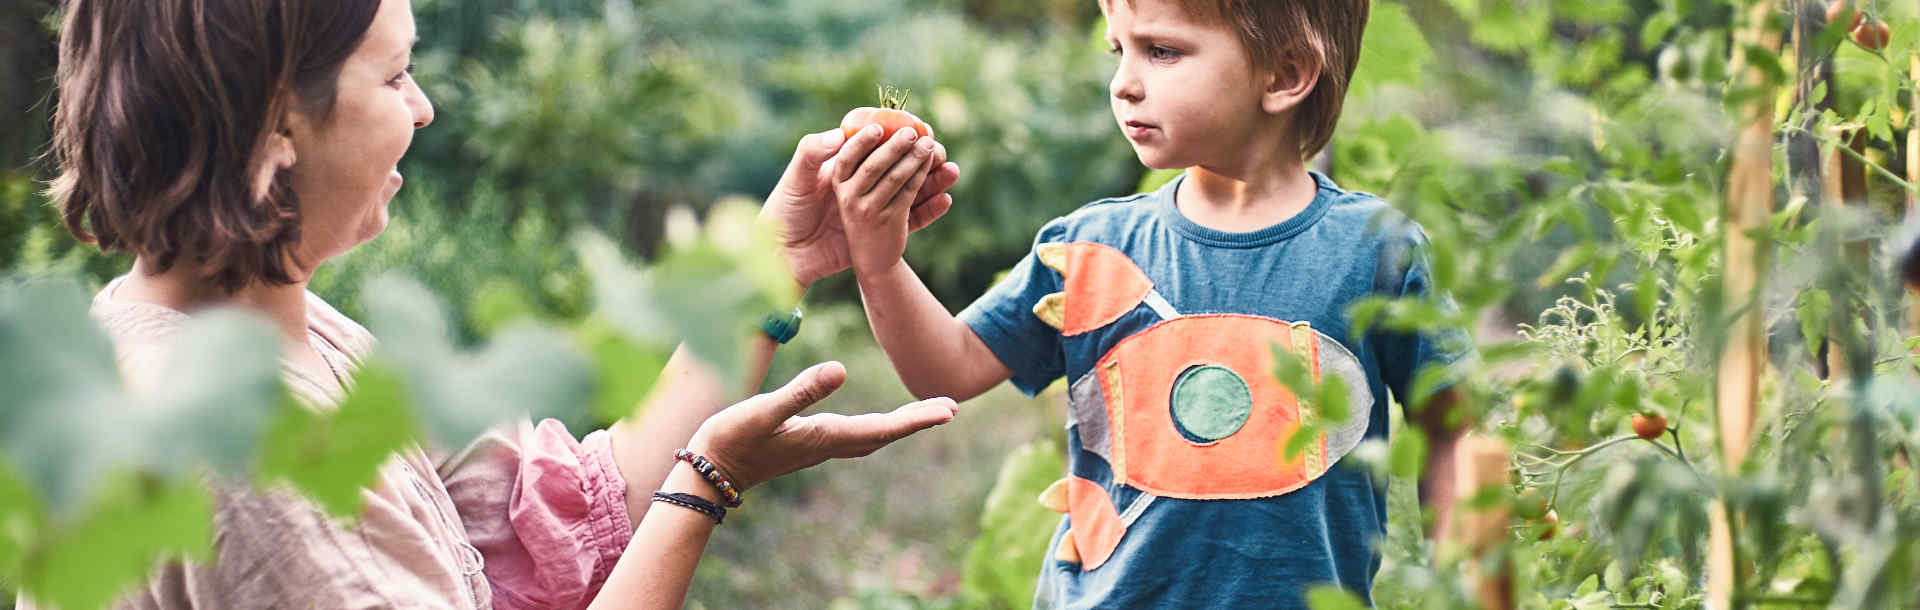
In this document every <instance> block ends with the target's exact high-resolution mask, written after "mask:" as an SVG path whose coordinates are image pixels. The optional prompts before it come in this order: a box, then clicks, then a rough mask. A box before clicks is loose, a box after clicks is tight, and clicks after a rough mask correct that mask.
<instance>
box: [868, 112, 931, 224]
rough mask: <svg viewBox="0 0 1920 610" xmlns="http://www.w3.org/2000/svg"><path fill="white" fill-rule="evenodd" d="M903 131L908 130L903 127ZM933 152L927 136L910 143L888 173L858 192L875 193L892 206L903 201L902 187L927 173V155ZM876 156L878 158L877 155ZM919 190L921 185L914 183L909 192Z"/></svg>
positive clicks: (876, 197)
mask: <svg viewBox="0 0 1920 610" xmlns="http://www.w3.org/2000/svg"><path fill="white" fill-rule="evenodd" d="M901 131H907V130H905V129H902V130H901ZM889 144H891V143H889ZM932 153H933V141H932V140H928V139H925V138H919V139H917V140H916V141H915V142H914V143H912V144H909V145H908V148H907V151H906V154H902V155H900V158H899V159H896V160H894V162H893V166H892V167H889V168H887V171H886V173H885V174H883V175H881V176H880V179H879V180H878V181H875V182H874V183H873V184H872V185H871V186H869V187H868V189H867V190H866V191H856V192H861V193H863V194H868V195H874V196H875V199H878V200H880V201H882V202H883V203H882V205H883V206H888V207H891V206H893V205H894V204H897V203H901V200H902V199H903V198H902V197H901V196H900V191H901V189H903V188H905V187H906V186H907V184H908V183H910V182H913V179H914V178H915V177H917V176H921V175H924V174H926V173H927V156H928V155H930V154H932ZM876 158H878V156H877V155H876ZM865 169H866V168H861V170H862V171H865ZM919 190H920V185H919V184H918V183H914V184H913V190H911V191H908V193H917V192H919ZM911 197H912V195H911V194H910V195H908V196H907V197H906V198H904V199H905V200H906V201H913V199H912V198H911Z"/></svg>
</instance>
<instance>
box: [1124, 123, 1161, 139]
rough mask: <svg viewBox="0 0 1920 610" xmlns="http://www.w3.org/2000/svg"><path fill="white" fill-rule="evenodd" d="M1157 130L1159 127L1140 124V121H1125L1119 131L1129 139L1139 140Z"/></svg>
mask: <svg viewBox="0 0 1920 610" xmlns="http://www.w3.org/2000/svg"><path fill="white" fill-rule="evenodd" d="M1159 129H1160V127H1159V126H1158V125H1153V124H1150V123H1142V122H1140V121H1127V122H1126V123H1125V125H1124V126H1123V127H1122V129H1121V130H1122V131H1125V132H1126V134H1127V137H1128V138H1129V139H1133V140H1139V139H1141V138H1144V137H1147V136H1148V135H1151V134H1152V133H1153V132H1155V131H1158V130H1159Z"/></svg>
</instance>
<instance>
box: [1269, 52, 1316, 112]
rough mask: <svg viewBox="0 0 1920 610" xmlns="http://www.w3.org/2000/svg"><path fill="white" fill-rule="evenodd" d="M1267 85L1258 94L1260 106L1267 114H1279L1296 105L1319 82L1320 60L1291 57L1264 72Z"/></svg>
mask: <svg viewBox="0 0 1920 610" xmlns="http://www.w3.org/2000/svg"><path fill="white" fill-rule="evenodd" d="M1266 79H1267V87H1266V90H1265V91H1264V92H1262V94H1261V96H1260V108H1261V109H1262V110H1265V111H1267V114H1281V113H1285V112H1287V111H1290V110H1293V109H1294V108H1296V107H1298V106H1299V105H1300V103H1301V102H1304V101H1306V99H1307V95H1308V94H1311V93H1313V86H1314V85H1316V84H1318V83H1319V82H1320V62H1318V61H1314V60H1311V59H1304V58H1292V59H1289V60H1288V61H1283V62H1280V67H1279V68H1277V69H1274V70H1272V71H1269V72H1267V73H1266Z"/></svg>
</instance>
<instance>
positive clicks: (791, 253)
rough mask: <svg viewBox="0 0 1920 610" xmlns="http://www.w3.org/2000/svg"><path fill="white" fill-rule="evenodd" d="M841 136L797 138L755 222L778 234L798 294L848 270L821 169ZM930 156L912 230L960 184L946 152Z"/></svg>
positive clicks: (948, 203)
mask: <svg viewBox="0 0 1920 610" xmlns="http://www.w3.org/2000/svg"><path fill="white" fill-rule="evenodd" d="M845 137H846V136H845V135H843V134H842V133H841V131H840V130H839V129H838V128H835V129H831V130H828V131H823V132H820V133H815V134H809V135H807V136H806V137H805V138H801V139H800V145H799V148H798V149H797V150H795V151H794V153H793V160H792V161H791V162H789V163H788V164H787V171H786V173H785V174H782V175H781V176H780V184H779V186H776V187H774V189H773V193H772V194H771V195H769V196H768V197H767V203H766V206H765V207H763V208H761V211H760V217H761V218H762V219H763V220H765V221H767V222H770V223H772V225H773V227H774V229H775V230H776V231H777V232H778V233H779V236H780V254H781V257H782V258H784V259H786V261H787V268H788V269H789V270H791V271H792V272H793V279H794V281H795V282H797V283H799V284H800V287H801V288H802V289H805V288H806V287H807V286H809V285H811V284H813V282H814V280H818V279H820V278H823V277H827V276H830V275H833V274H835V273H839V272H841V271H845V270H847V268H848V267H851V266H852V265H853V258H852V256H851V254H850V253H849V252H848V247H847V233H846V230H845V229H844V228H843V225H842V224H841V220H840V210H839V206H837V205H835V201H834V192H833V176H831V175H829V174H828V171H827V170H828V168H825V167H822V164H824V163H826V161H827V160H828V159H830V158H832V157H833V156H834V154H835V153H837V152H840V150H841V149H842V148H843V147H844V145H845ZM855 139H858V138H855ZM935 153H936V154H935V158H936V159H937V162H936V169H935V170H934V173H933V175H932V176H931V177H930V178H928V179H927V180H926V181H925V182H923V183H921V185H920V190H919V192H918V196H917V197H916V198H915V199H914V202H913V208H912V212H911V214H910V222H909V224H910V226H911V229H912V230H914V231H918V230H920V229H922V228H925V227H926V226H927V225H930V224H933V221H934V220H937V219H939V218H940V217H941V216H942V215H944V214H946V213H947V210H948V209H950V208H952V206H953V196H952V195H949V194H947V189H949V188H953V185H954V183H955V182H958V181H959V180H960V168H959V166H957V165H954V164H952V163H946V162H945V161H946V151H945V149H937V150H936V151H935Z"/></svg>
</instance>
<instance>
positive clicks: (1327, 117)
mask: <svg viewBox="0 0 1920 610" xmlns="http://www.w3.org/2000/svg"><path fill="white" fill-rule="evenodd" d="M1115 1H1125V2H1126V3H1127V5H1128V6H1132V5H1133V4H1134V3H1136V2H1139V1H1140V0H1101V2H1102V3H1103V4H1108V3H1111V2H1115ZM1154 1H1157V2H1169V3H1172V4H1173V5H1174V6H1176V7H1179V8H1180V9H1181V10H1183V11H1185V12H1186V13H1187V15H1188V16H1191V17H1193V18H1194V19H1196V20H1198V21H1201V22H1203V23H1215V24H1220V25H1226V26H1228V27H1231V28H1233V30H1234V33H1235V34H1237V35H1238V36H1239V37H1240V45H1241V46H1242V47H1244V48H1245V49H1246V50H1247V56H1248V57H1249V58H1251V59H1252V60H1253V65H1254V67H1255V68H1257V69H1265V70H1278V69H1281V68H1283V67H1293V66H1310V65H1311V66H1318V67H1319V68H1320V79H1319V81H1318V82H1316V83H1314V85H1313V90H1312V91H1311V92H1309V93H1308V94H1307V99H1305V100H1303V101H1301V102H1300V105H1299V106H1298V107H1296V108H1295V109H1294V113H1293V127H1294V134H1295V136H1296V137H1298V138H1299V141H1300V158H1301V159H1302V160H1305V159H1308V158H1311V157H1313V156H1314V155H1315V154H1318V153H1319V152H1320V149H1323V148H1326V147H1327V142H1328V141H1329V140H1332V139H1333V128H1334V126H1335V125H1336V124H1338V123H1339V122H1340V108H1341V105H1342V104H1343V103H1345V101H1346V98H1347V85H1348V84H1350V83H1351V82H1352V81H1353V68H1354V66H1356V65H1358V64H1359V63H1360V36H1361V34H1362V33H1364V32H1365V31H1366V29H1367V14H1368V12H1369V11H1370V10H1371V8H1372V2H1371V0H1154Z"/></svg>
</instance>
